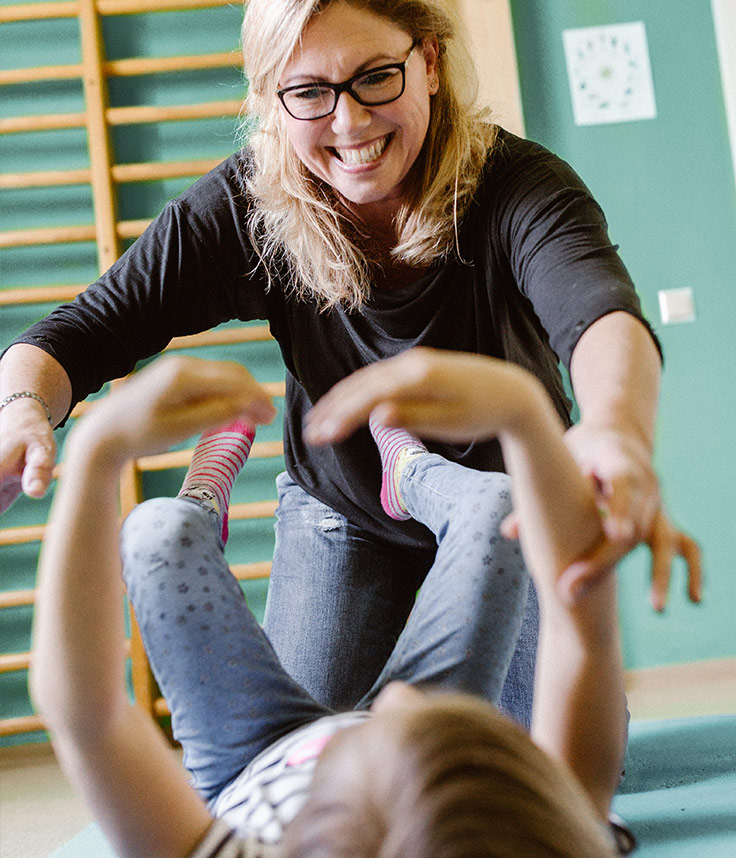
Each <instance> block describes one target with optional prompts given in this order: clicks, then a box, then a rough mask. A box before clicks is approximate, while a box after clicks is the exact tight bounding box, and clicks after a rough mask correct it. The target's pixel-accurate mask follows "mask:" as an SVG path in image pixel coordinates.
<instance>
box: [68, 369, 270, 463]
mask: <svg viewBox="0 0 736 858" xmlns="http://www.w3.org/2000/svg"><path fill="white" fill-rule="evenodd" d="M275 415H276V409H275V408H274V406H273V403H272V402H271V399H270V397H269V396H268V394H267V393H266V392H265V391H264V390H263V388H262V387H261V385H260V384H258V382H257V381H256V380H255V379H254V378H253V376H252V375H251V374H250V373H249V372H248V370H246V369H245V367H243V366H241V365H240V364H237V363H232V362H223V361H205V360H199V359H197V358H189V357H180V356H177V357H163V358H160V359H159V360H157V361H155V363H153V364H151V365H150V366H148V367H146V368H145V369H143V370H141V371H140V372H138V373H136V374H135V375H133V376H131V377H130V378H129V379H127V380H126V381H124V382H122V383H120V384H119V385H117V386H115V387H114V389H113V391H112V393H111V394H110V395H109V396H108V397H106V398H105V399H103V400H100V401H99V402H97V403H96V404H95V405H94V406H93V408H92V409H90V411H89V413H88V414H87V415H86V416H85V417H84V418H83V419H82V420H81V421H80V424H79V427H78V430H77V429H76V428H75V434H83V435H84V444H85V445H87V446H88V449H95V448H97V449H100V448H101V449H103V450H104V451H105V454H106V455H107V456H109V457H110V458H111V459H112V460H113V461H116V462H118V463H119V462H120V461H124V460H125V459H127V458H130V457H135V456H143V455H150V454H152V453H158V452H161V451H162V450H167V449H168V448H169V447H171V446H172V444H176V443H179V442H180V441H183V440H185V439H186V438H189V437H190V436H192V435H195V434H198V433H200V432H202V431H204V430H205V429H210V428H213V427H216V426H219V425H221V424H223V423H226V422H228V421H230V420H232V419H234V418H236V417H242V418H243V419H244V420H246V421H248V422H250V423H253V425H256V424H260V423H270V422H271V421H272V420H273V418H274V417H275Z"/></svg>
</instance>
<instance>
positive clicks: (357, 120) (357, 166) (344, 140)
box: [278, 2, 437, 216]
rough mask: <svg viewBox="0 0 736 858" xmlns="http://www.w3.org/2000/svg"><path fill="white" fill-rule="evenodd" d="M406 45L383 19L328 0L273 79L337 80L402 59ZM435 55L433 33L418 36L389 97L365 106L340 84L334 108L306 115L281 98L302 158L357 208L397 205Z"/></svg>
mask: <svg viewBox="0 0 736 858" xmlns="http://www.w3.org/2000/svg"><path fill="white" fill-rule="evenodd" d="M411 48H412V37H411V35H410V34H409V33H407V32H406V31H405V30H402V29H401V28H399V27H397V26H396V25H395V24H394V23H393V22H391V21H389V20H388V19H386V18H381V17H379V16H377V15H374V14H372V13H370V12H367V11H365V10H363V9H358V8H356V7H354V6H352V5H350V4H349V3H346V2H334V3H332V4H331V5H330V6H328V7H327V9H326V10H325V11H324V12H321V13H318V14H317V15H315V16H314V17H313V18H312V20H311V21H310V22H309V24H308V25H307V27H306V29H305V31H304V34H303V37H302V41H301V43H300V44H299V45H298V46H297V48H296V50H295V51H294V53H293V54H292V56H291V58H290V60H289V62H288V64H287V66H286V68H285V69H284V72H283V75H282V77H281V79H280V80H279V84H278V85H279V88H285V87H289V86H294V85H296V84H300V83H313V82H316V81H319V82H326V83H342V82H343V81H345V80H347V79H348V78H351V77H352V76H353V75H355V74H358V73H360V72H363V71H370V69H372V68H375V67H377V66H382V65H386V64H388V63H402V62H404V60H405V59H406V58H407V55H409V52H410V51H411ZM436 61H437V48H436V44H435V43H434V42H433V41H432V40H424V42H423V43H419V44H417V46H416V47H415V48H414V50H413V51H412V52H411V55H409V59H408V62H407V63H406V88H405V90H404V93H403V94H402V95H401V97H400V98H398V99H397V100H396V101H392V102H390V103H389V104H382V105H376V106H371V107H366V106H364V105H361V104H358V102H357V101H355V99H354V98H352V96H351V95H350V94H349V93H346V92H343V93H342V94H341V95H340V98H339V99H338V102H337V107H336V108H335V110H334V112H333V113H331V114H330V115H329V116H325V117H323V118H322V119H315V120H309V121H305V120H299V119H294V118H293V117H292V116H290V115H289V114H288V113H287V112H286V110H285V109H284V108H283V106H282V108H281V109H282V118H283V122H284V127H285V129H286V132H287V134H288V136H289V139H290V141H291V143H292V145H293V146H294V149H295V150H296V153H297V155H298V156H299V158H300V159H301V161H302V162H303V164H304V165H305V166H306V167H307V169H308V170H310V172H312V173H313V174H314V175H315V176H317V177H318V178H320V179H322V180H324V181H325V182H327V183H328V184H330V185H331V186H332V187H333V188H334V189H335V190H336V191H337V192H338V193H339V194H340V196H341V197H342V198H343V199H344V200H345V202H346V203H347V204H348V205H349V206H350V208H352V209H353V210H355V211H356V212H358V213H362V214H365V215H369V213H371V212H374V213H375V214H376V215H379V216H380V214H381V213H383V214H384V215H385V214H391V213H393V211H395V210H396V208H397V206H398V204H399V202H400V200H401V194H402V183H403V181H404V179H405V178H406V176H407V174H408V172H409V170H410V169H411V167H412V165H413V164H414V162H415V161H416V159H417V156H418V155H419V152H420V151H421V148H422V145H423V144H424V139H425V137H426V134H427V128H428V126H429V110H430V81H431V80H432V78H433V77H434V76H435V73H436ZM351 204H352V205H351Z"/></svg>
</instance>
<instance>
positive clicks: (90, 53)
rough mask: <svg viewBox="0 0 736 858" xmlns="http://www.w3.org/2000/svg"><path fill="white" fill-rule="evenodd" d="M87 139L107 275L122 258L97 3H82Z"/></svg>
mask: <svg viewBox="0 0 736 858" xmlns="http://www.w3.org/2000/svg"><path fill="white" fill-rule="evenodd" d="M79 26H80V30H81V38H82V68H83V78H82V80H83V84H84V97H85V101H86V104H87V138H88V143H89V157H90V168H91V171H92V198H93V201H94V208H95V224H96V230H97V259H98V261H99V267H100V271H106V270H107V269H108V268H109V267H110V266H111V265H112V264H113V262H115V260H116V259H117V258H118V256H120V250H121V247H120V244H119V241H118V237H117V228H116V215H117V200H116V193H115V186H114V183H113V179H112V155H111V152H112V147H111V142H110V127H109V125H108V123H107V108H108V96H107V79H106V77H105V72H104V61H105V57H104V48H103V43H102V34H101V32H100V19H99V15H98V13H97V8H96V6H95V2H94V0H79Z"/></svg>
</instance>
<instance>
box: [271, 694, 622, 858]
mask: <svg viewBox="0 0 736 858" xmlns="http://www.w3.org/2000/svg"><path fill="white" fill-rule="evenodd" d="M443 696H445V697H446V698H447V699H445V700H443V699H441V698H438V700H437V702H436V703H434V704H433V705H432V706H430V707H428V708H423V709H421V710H417V711H416V712H412V713H408V714H405V715H404V716H403V719H402V725H401V726H400V727H399V734H398V740H397V741H393V742H389V743H388V747H387V748H386V749H384V752H383V753H376V755H375V756H376V757H378V756H380V759H376V760H375V766H373V767H369V769H368V770H367V771H365V772H363V773H362V774H361V776H360V777H359V778H356V779H355V780H356V783H355V785H353V784H352V783H351V787H353V786H354V788H350V789H344V788H343V789H338V790H335V789H332V790H331V789H330V779H331V778H333V777H334V769H335V768H337V767H338V763H339V759H338V760H335V764H334V767H333V771H331V770H330V762H329V759H330V757H329V751H330V748H329V746H328V749H327V751H325V752H324V760H325V763H326V766H325V767H324V769H323V771H320V769H321V767H323V762H322V760H320V762H319V763H318V766H317V770H316V771H315V779H314V783H313V787H312V790H311V793H310V795H309V797H308V799H307V802H306V803H305V805H304V807H303V808H302V810H301V811H300V813H299V814H298V815H297V817H296V818H295V820H294V821H293V823H292V824H291V825H290V826H289V827H288V828H287V831H286V837H285V840H284V846H285V854H286V855H287V856H289V858H297V856H298V858H519V856H522V855H523V856H524V858H614V856H615V854H616V852H615V850H614V846H613V841H612V838H610V837H609V836H608V835H607V833H606V832H605V830H604V827H603V824H602V823H601V822H600V821H599V820H598V818H597V816H596V812H595V810H594V809H593V805H592V804H591V802H590V800H589V799H588V797H587V796H586V795H585V793H584V792H583V790H582V788H581V787H580V786H579V785H578V784H577V782H576V781H575V780H574V779H573V777H572V776H571V775H570V774H568V772H566V771H565V770H563V769H562V768H561V766H559V765H557V764H555V763H553V761H552V760H551V759H550V758H549V757H547V755H546V754H545V753H544V752H543V751H542V750H541V749H539V748H538V747H537V746H536V745H534V743H533V742H532V741H531V739H530V738H529V736H528V735H527V734H526V733H525V732H524V731H523V730H521V729H520V728H519V727H517V726H516V725H515V724H512V723H511V722H510V721H509V720H508V719H506V718H504V717H503V716H502V715H500V714H499V713H497V712H495V711H493V710H492V709H491V708H490V707H489V706H488V704H486V703H484V702H481V701H478V700H475V699H473V698H465V697H464V696H461V695H452V696H450V695H443ZM380 717H381V716H376V718H380ZM355 738H356V740H357V739H358V737H357V736H356V737H355ZM345 739H346V741H347V736H346V737H345ZM333 741H334V740H333Z"/></svg>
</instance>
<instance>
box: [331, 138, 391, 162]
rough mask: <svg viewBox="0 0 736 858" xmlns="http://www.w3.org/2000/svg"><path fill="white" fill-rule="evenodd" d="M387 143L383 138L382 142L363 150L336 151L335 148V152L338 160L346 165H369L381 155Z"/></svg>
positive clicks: (386, 139)
mask: <svg viewBox="0 0 736 858" xmlns="http://www.w3.org/2000/svg"><path fill="white" fill-rule="evenodd" d="M387 143H388V137H384V138H383V139H382V140H379V141H378V142H377V143H373V144H372V145H370V146H366V147H365V148H364V149H338V148H337V147H335V152H337V154H338V155H339V157H340V160H342V161H344V162H345V163H346V164H369V163H370V162H371V161H375V160H376V158H378V156H379V155H381V154H382V153H383V150H384V149H385V148H386V144H387Z"/></svg>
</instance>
